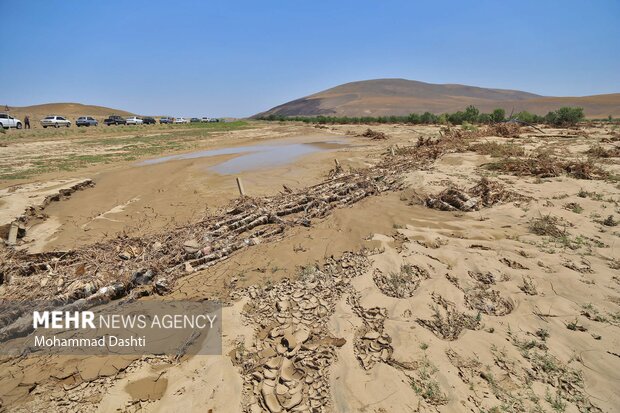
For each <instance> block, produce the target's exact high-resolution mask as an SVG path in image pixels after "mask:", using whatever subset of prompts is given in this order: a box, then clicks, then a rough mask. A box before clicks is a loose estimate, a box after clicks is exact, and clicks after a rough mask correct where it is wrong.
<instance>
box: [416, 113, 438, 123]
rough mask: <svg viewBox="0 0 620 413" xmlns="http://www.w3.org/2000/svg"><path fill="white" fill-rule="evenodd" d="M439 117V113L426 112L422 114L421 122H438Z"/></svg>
mask: <svg viewBox="0 0 620 413" xmlns="http://www.w3.org/2000/svg"><path fill="white" fill-rule="evenodd" d="M437 119H438V118H437V115H435V114H433V113H430V112H424V113H423V114H422V116H420V123H427V124H428V123H437Z"/></svg>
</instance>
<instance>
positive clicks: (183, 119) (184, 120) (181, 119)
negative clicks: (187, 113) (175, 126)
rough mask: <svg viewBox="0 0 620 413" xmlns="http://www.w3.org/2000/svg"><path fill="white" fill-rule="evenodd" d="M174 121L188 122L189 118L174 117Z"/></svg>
mask: <svg viewBox="0 0 620 413" xmlns="http://www.w3.org/2000/svg"><path fill="white" fill-rule="evenodd" d="M174 123H189V119H185V118H174Z"/></svg>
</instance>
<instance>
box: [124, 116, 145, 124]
mask: <svg viewBox="0 0 620 413" xmlns="http://www.w3.org/2000/svg"><path fill="white" fill-rule="evenodd" d="M125 123H126V124H127V125H142V124H143V123H144V122H143V121H142V119H140V118H139V117H137V116H130V117H128V118H127V119H125Z"/></svg>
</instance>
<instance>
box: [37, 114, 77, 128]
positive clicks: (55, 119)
mask: <svg viewBox="0 0 620 413" xmlns="http://www.w3.org/2000/svg"><path fill="white" fill-rule="evenodd" d="M41 126H43V127H44V128H47V127H48V126H52V127H54V128H60V127H61V126H66V127H67V128H68V127H69V126H71V121H70V120H68V119H65V118H64V117H62V116H47V117H45V118H43V119H41Z"/></svg>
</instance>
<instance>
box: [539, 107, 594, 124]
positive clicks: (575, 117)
mask: <svg viewBox="0 0 620 413" xmlns="http://www.w3.org/2000/svg"><path fill="white" fill-rule="evenodd" d="M583 118H584V115H583V108H577V107H570V106H564V107H561V108H560V109H558V110H556V111H555V112H549V113H547V115H546V116H545V123H548V124H550V125H553V126H573V125H575V124H577V122H579V121H581V120H583Z"/></svg>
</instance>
